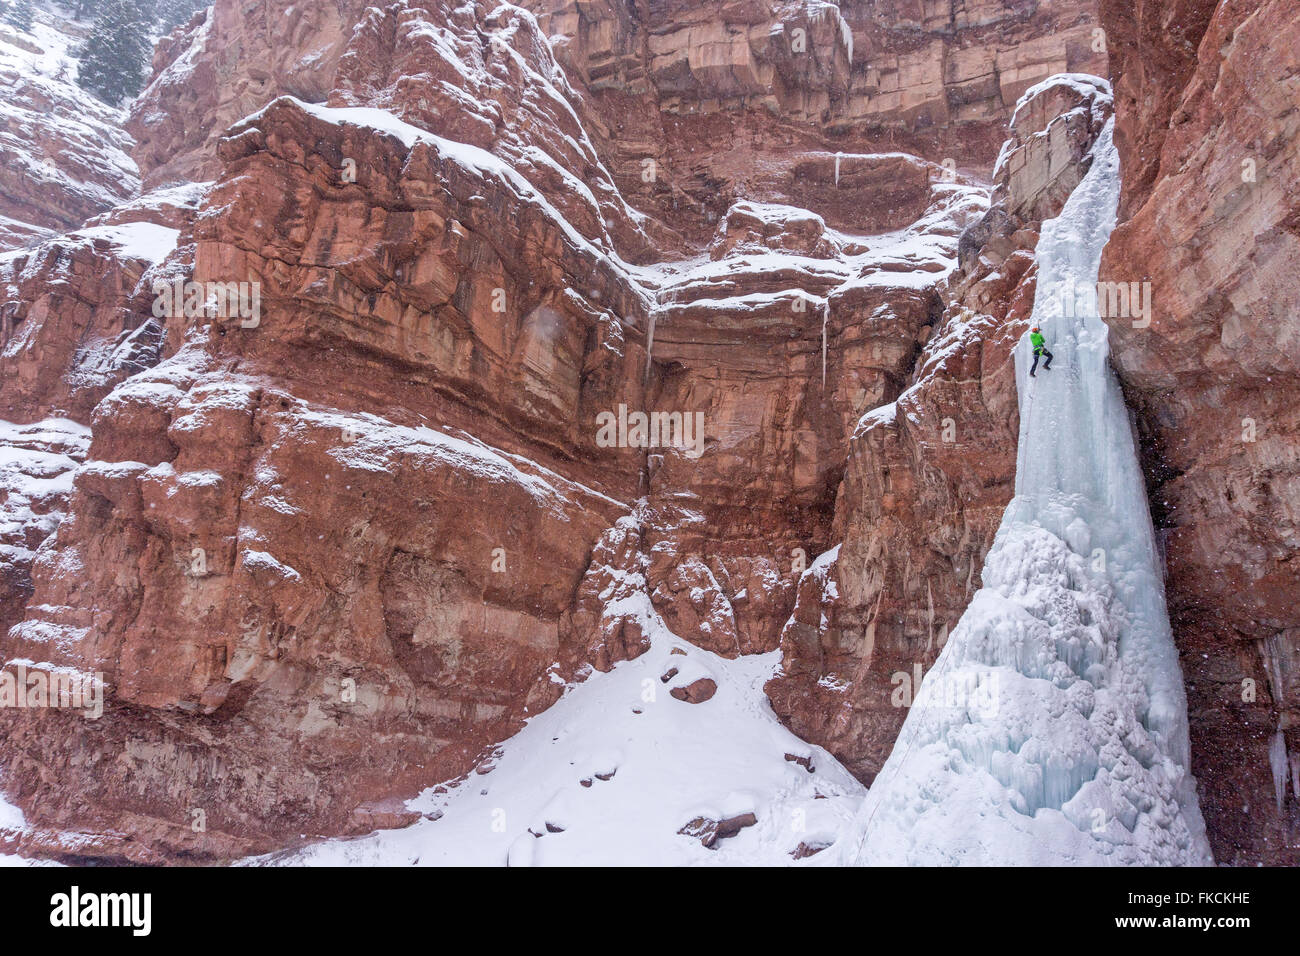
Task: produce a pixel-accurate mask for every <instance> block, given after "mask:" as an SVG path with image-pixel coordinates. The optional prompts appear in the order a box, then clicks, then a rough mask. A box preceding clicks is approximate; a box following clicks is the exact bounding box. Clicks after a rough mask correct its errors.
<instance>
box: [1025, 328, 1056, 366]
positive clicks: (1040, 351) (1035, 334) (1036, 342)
mask: <svg viewBox="0 0 1300 956" xmlns="http://www.w3.org/2000/svg"><path fill="white" fill-rule="evenodd" d="M1029 344H1030V345H1032V346H1033V347H1034V364H1033V365H1031V366H1030V367H1029V374H1030V376H1031V377H1033V378H1037V376H1036V375H1034V369H1036V368H1038V357H1039V356H1040V355H1041V356H1042V357H1043V358H1044V359H1046V361H1045V362H1043V371H1047V370H1048V369H1049V368H1051V367H1052V353H1051V352H1049V351H1047V346H1046V345H1044V344H1043V333H1042V332H1041V331H1040V330H1039V328H1038V326H1036V325H1035V326H1034V327H1033V328H1032V329H1030V330H1029Z"/></svg>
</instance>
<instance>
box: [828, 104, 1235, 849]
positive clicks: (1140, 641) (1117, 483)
mask: <svg viewBox="0 0 1300 956" xmlns="http://www.w3.org/2000/svg"><path fill="white" fill-rule="evenodd" d="M1118 193H1119V161H1118V154H1117V152H1116V150H1115V148H1114V145H1113V143H1112V127H1111V126H1109V125H1108V126H1107V128H1106V130H1105V131H1104V132H1103V134H1102V136H1101V137H1100V139H1099V140H1098V143H1097V145H1096V147H1095V148H1094V163H1093V165H1092V168H1091V169H1090V170H1089V172H1088V174H1087V176H1086V177H1085V178H1084V180H1083V182H1082V183H1080V185H1079V186H1078V187H1077V188H1076V189H1075V191H1074V193H1073V194H1072V195H1071V196H1070V199H1069V201H1068V202H1067V203H1066V206H1065V208H1064V209H1063V211H1062V213H1061V215H1060V217H1059V218H1057V219H1055V220H1051V221H1049V222H1046V223H1044V225H1043V230H1042V235H1041V238H1040V240H1039V243H1038V249H1037V258H1038V268H1039V277H1038V287H1037V294H1036V299H1035V303H1034V313H1033V315H1034V323H1035V324H1037V325H1040V326H1042V328H1043V332H1044V335H1045V337H1046V339H1047V342H1048V346H1049V348H1050V349H1051V350H1052V351H1053V352H1054V353H1055V360H1054V364H1053V366H1052V369H1051V370H1050V371H1048V372H1043V371H1042V370H1041V368H1040V371H1039V373H1038V377H1037V378H1035V379H1030V378H1029V377H1028V375H1027V371H1028V367H1029V366H1028V363H1029V361H1030V358H1031V356H1030V354H1029V348H1028V341H1027V338H1026V339H1025V340H1022V342H1021V343H1020V346H1019V348H1018V351H1017V354H1016V368H1017V376H1018V386H1019V392H1020V411H1021V417H1020V441H1019V452H1018V461H1017V470H1016V496H1015V498H1014V499H1013V500H1012V502H1011V504H1010V505H1009V506H1008V508H1007V510H1006V513H1005V515H1004V517H1003V521H1002V525H1001V527H1000V529H999V531H998V534H997V537H996V539H995V541H994V544H993V547H992V549H991V550H990V552H989V555H988V558H987V561H986V564H985V568H984V575H983V579H984V587H983V589H982V590H981V591H979V592H978V593H977V594H976V595H975V597H974V599H973V600H972V602H971V605H970V607H969V608H968V609H967V611H966V613H965V614H964V615H963V616H962V619H961V621H960V622H959V623H958V625H957V627H956V628H955V629H954V630H953V632H952V635H951V636H950V637H949V639H948V643H947V644H946V645H945V647H944V650H943V652H942V653H941V654H940V656H939V659H938V660H937V661H936V662H935V665H934V667H933V668H932V669H931V671H930V672H929V673H928V674H927V675H926V677H925V680H924V681H923V683H922V686H921V688H920V691H919V693H918V695H917V699H916V701H915V703H914V704H913V707H912V709H911V711H910V713H909V714H908V717H907V720H906V722H905V723H904V725H903V729H902V731H901V732H900V734H899V738H898V741H897V742H896V743H895V745H894V750H893V753H892V754H891V755H890V758H889V760H888V761H886V763H885V766H884V767H883V768H882V769H881V772H880V774H879V775H878V776H877V778H876V781H875V783H874V785H873V786H872V789H871V792H870V793H869V794H868V796H867V798H866V800H865V801H864V803H863V806H862V808H861V810H860V811H859V813H858V817H857V821H856V823H855V833H854V836H853V837H852V838H851V839H846V840H845V841H843V842H842V843H841V844H840V845H837V846H836V847H835V848H834V849H833V850H832V851H830V852H828V853H826V854H823V856H822V857H819V858H818V862H819V863H830V862H842V863H857V864H863V865H876V864H895V865H896V864H920V865H951V864H984V865H989V864H992V865H1050V864H1055V865H1065V864H1087V865H1098V864H1147V865H1150V864H1208V863H1211V862H1212V860H1211V856H1210V850H1209V845H1208V843H1207V841H1206V837H1205V832H1204V823H1203V821H1202V819H1201V814H1200V810H1199V808H1198V806H1197V801H1196V791H1195V784H1194V781H1193V779H1192V777H1191V774H1190V772H1189V770H1188V741H1187V706H1186V700H1185V698H1184V693H1183V684H1182V675H1181V672H1180V669H1179V665H1178V658H1177V653H1176V651H1175V649H1174V645H1173V639H1172V636H1171V633H1170V629H1169V622H1168V618H1167V615H1166V611H1165V604H1164V591H1163V583H1162V575H1161V568H1160V560H1159V556H1158V554H1157V551H1156V548H1155V543H1154V536H1153V534H1152V530H1151V520H1150V516H1149V514H1148V512H1147V504H1146V493H1145V488H1144V485H1143V482H1142V476H1141V473H1140V471H1139V467H1138V461H1137V454H1136V446H1135V443H1134V438H1133V432H1132V427H1131V425H1130V420H1129V415H1128V410H1127V409H1126V407H1125V405H1124V401H1123V397H1122V395H1121V393H1120V390H1119V386H1118V383H1117V382H1116V380H1115V378H1114V375H1113V374H1112V373H1111V371H1110V368H1109V365H1108V363H1107V354H1108V349H1107V329H1106V326H1105V324H1104V323H1103V322H1102V321H1101V319H1100V318H1098V316H1097V313H1096V310H1095V309H1093V310H1092V311H1083V310H1080V314H1078V315H1077V316H1067V315H1065V314H1064V309H1063V301H1064V298H1065V297H1063V296H1061V295H1060V294H1059V293H1060V289H1061V288H1062V287H1063V284H1065V283H1077V284H1079V285H1083V286H1089V285H1092V284H1094V283H1095V282H1096V278H1097V269H1098V264H1099V262H1100V258H1101V252H1102V249H1103V247H1104V246H1105V243H1106V240H1107V238H1108V237H1109V235H1110V231H1111V229H1112V228H1113V227H1114V224H1115V210H1116V204H1117V200H1118Z"/></svg>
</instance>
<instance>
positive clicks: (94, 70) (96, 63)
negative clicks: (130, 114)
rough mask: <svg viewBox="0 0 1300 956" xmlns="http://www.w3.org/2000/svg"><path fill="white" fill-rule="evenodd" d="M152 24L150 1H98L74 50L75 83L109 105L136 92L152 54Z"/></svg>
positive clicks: (144, 75)
mask: <svg viewBox="0 0 1300 956" xmlns="http://www.w3.org/2000/svg"><path fill="white" fill-rule="evenodd" d="M154 23H155V16H154V6H153V0H102V3H101V4H100V7H99V13H98V15H97V16H96V17H95V24H94V26H93V27H91V30H90V36H89V37H88V38H87V39H86V43H85V45H84V46H82V48H81V49H80V50H79V51H78V55H79V56H80V57H81V67H80V69H79V71H78V78H77V82H78V83H80V84H81V86H82V87H83V88H84V89H87V90H90V92H92V93H94V94H95V95H96V96H97V97H99V98H100V99H101V100H103V101H104V102H105V103H108V104H110V105H112V106H117V105H119V104H120V103H121V102H122V101H123V100H126V99H129V98H130V97H133V96H135V95H136V94H137V93H139V92H140V90H141V89H142V88H143V87H144V82H145V80H146V79H147V77H148V71H149V61H150V59H151V58H152V56H153V41H152V39H151V38H150V34H151V32H152V28H153V26H154Z"/></svg>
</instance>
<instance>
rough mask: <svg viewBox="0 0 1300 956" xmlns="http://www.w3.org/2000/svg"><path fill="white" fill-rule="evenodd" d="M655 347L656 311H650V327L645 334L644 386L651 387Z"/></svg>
mask: <svg viewBox="0 0 1300 956" xmlns="http://www.w3.org/2000/svg"><path fill="white" fill-rule="evenodd" d="M654 349H655V313H654V312H651V313H650V321H649V328H648V329H647V331H646V334H645V380H644V381H643V382H642V383H641V387H642V388H649V387H650V366H651V363H653V362H654Z"/></svg>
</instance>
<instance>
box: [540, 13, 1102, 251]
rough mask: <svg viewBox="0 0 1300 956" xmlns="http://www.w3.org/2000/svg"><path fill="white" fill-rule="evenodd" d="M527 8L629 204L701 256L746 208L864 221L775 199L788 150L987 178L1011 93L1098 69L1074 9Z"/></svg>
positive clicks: (1089, 18) (856, 209) (781, 195)
mask: <svg viewBox="0 0 1300 956" xmlns="http://www.w3.org/2000/svg"><path fill="white" fill-rule="evenodd" d="M527 5H528V6H529V8H530V9H531V10H533V11H534V12H535V13H536V14H537V15H538V18H539V23H540V24H541V27H542V30H543V31H544V32H545V33H546V34H548V35H549V36H550V37H551V41H552V43H553V45H554V47H555V49H556V56H557V58H558V59H559V61H560V63H561V64H562V65H563V66H564V67H565V69H566V71H567V72H568V74H569V76H570V78H571V79H572V80H573V82H574V83H575V84H576V85H577V86H579V88H580V89H582V90H583V91H584V92H586V93H587V94H588V95H589V97H590V99H591V101H592V102H593V103H594V104H596V112H598V113H599V115H600V117H601V119H602V122H600V123H598V124H596V125H595V126H594V128H593V136H594V137H596V138H597V140H598V141H600V142H601V145H602V149H603V151H604V152H605V154H606V155H608V156H609V157H610V160H609V162H610V167H611V169H612V170H613V172H614V175H615V178H616V180H617V182H618V184H619V186H620V188H621V189H622V190H623V192H624V194H625V195H627V196H628V198H629V201H632V202H633V203H634V204H635V205H637V206H638V208H642V209H647V210H650V209H653V210H654V211H655V212H656V214H657V215H658V216H659V217H660V218H662V219H664V221H666V222H669V223H671V224H673V225H674V227H676V228H677V229H678V230H679V231H681V232H683V233H685V234H688V235H691V236H692V238H695V239H697V240H701V241H703V240H704V239H706V238H707V233H703V234H702V233H701V232H700V231H699V230H700V226H701V222H703V223H704V224H708V223H711V222H714V221H716V220H717V219H719V218H720V217H721V216H722V215H723V214H724V213H725V210H726V209H727V207H728V206H730V205H731V204H732V203H733V202H735V201H738V200H743V199H764V200H769V201H776V202H788V203H792V204H795V205H801V206H809V207H810V208H815V209H817V210H818V211H820V212H822V213H823V214H825V215H828V216H830V215H835V214H836V213H837V212H839V213H840V214H842V213H845V212H848V213H850V214H860V213H862V212H864V211H866V210H865V209H864V207H863V206H862V205H861V204H851V205H842V204H841V203H839V202H836V203H832V204H829V205H828V206H826V207H823V206H821V205H813V204H811V203H809V202H807V201H805V200H802V199H800V198H798V197H796V196H794V195H792V194H791V193H789V192H786V191H783V190H782V191H777V190H774V189H773V188H772V187H773V186H774V185H779V184H774V183H772V182H771V178H770V177H771V174H772V171H773V166H774V164H779V168H781V169H782V170H783V171H788V170H789V168H790V167H789V164H788V162H786V161H785V157H788V156H789V155H790V154H791V153H793V152H798V151H800V150H812V149H821V150H824V151H826V152H828V153H832V154H834V153H842V154H853V153H879V152H884V151H889V150H894V149H898V148H903V149H907V150H909V151H911V152H914V153H917V154H920V155H925V156H927V157H930V158H931V159H933V160H935V161H936V162H938V161H945V160H946V161H947V162H948V163H949V164H950V166H951V167H952V168H957V167H958V166H960V167H962V168H967V167H969V168H972V169H979V168H981V167H983V168H984V169H985V170H987V167H988V166H989V165H991V164H992V162H993V160H994V158H995V155H996V153H997V150H998V147H999V146H1000V144H1001V143H1002V140H1003V139H1004V138H1005V136H1004V131H1003V124H1004V123H1005V122H1006V121H1007V120H1008V119H1009V118H1010V114H1011V112H1012V109H1013V108H1014V106H1015V103H1016V101H1017V100H1018V98H1019V97H1020V95H1021V94H1022V93H1023V92H1024V91H1025V90H1026V89H1028V88H1029V87H1030V86H1032V85H1033V84H1035V83H1037V82H1040V81H1041V80H1044V79H1046V78H1047V77H1049V76H1051V75H1053V74H1056V73H1060V72H1065V71H1072V72H1081V73H1093V74H1098V75H1104V74H1105V70H1106V55H1105V52H1104V48H1105V44H1104V38H1103V37H1101V36H1100V35H1099V34H1098V33H1097V31H1098V25H1097V23H1096V21H1095V4H1093V3H1091V2H1087V0H1084V2H1066V3H1053V4H1051V5H1050V7H1049V6H1048V5H1046V4H1031V3H1018V2H998V0H990V2H987V3H978V4H972V3H956V2H952V0H939V2H930V0H926V2H916V3H902V4H899V3H891V4H876V3H874V2H868V0H861V2H859V0H853V2H849V0H845V2H843V3H841V4H839V5H838V8H837V6H835V5H833V4H830V3H823V2H820V0H797V2H791V0H785V2H780V3H755V2H747V0H742V2H729V3H722V4H716V5H715V4H705V5H703V6H700V5H699V4H682V3H667V4H653V5H645V4H636V3H629V2H626V0H597V2H592V3H586V2H583V3H575V2H570V0H530V2H529V3H528V4H527ZM651 161H653V163H654V166H653V169H652V170H651V172H653V178H648V177H647V163H648V162H651ZM796 179H799V180H802V179H803V177H802V176H797V177H796ZM854 225H855V226H857V227H858V228H862V226H861V224H854ZM849 228H853V226H850V227H849Z"/></svg>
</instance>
